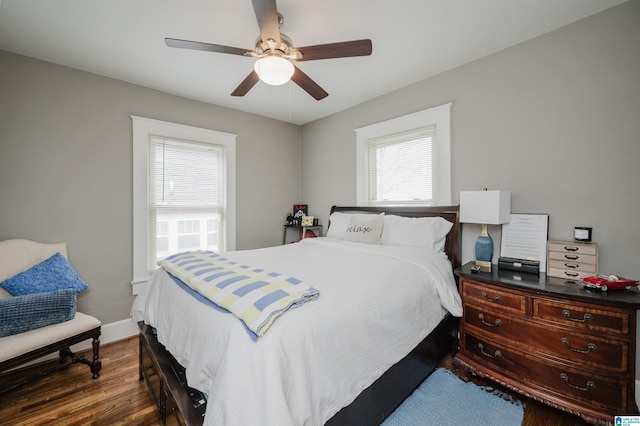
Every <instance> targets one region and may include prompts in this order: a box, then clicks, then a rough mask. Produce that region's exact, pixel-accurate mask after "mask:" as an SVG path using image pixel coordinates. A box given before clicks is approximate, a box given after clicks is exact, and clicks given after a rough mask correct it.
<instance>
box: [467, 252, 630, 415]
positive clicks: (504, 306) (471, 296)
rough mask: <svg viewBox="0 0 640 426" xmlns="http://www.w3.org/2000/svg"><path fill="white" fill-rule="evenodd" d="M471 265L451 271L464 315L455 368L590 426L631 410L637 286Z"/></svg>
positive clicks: (471, 263)
mask: <svg viewBox="0 0 640 426" xmlns="http://www.w3.org/2000/svg"><path fill="white" fill-rule="evenodd" d="M472 265H473V262H470V263H467V264H466V265H464V266H462V267H460V268H458V269H456V271H455V274H456V275H457V276H458V278H459V289H460V294H461V296H462V303H463V310H464V313H463V318H462V320H461V321H460V349H459V352H458V354H457V355H456V356H455V358H454V362H455V364H456V366H457V367H462V368H465V369H467V370H469V371H470V372H472V373H473V374H476V375H478V376H481V377H487V378H490V379H492V380H494V381H496V382H498V383H500V384H502V385H504V386H506V387H508V388H510V389H512V390H515V391H517V392H519V393H521V394H523V395H526V396H528V397H531V398H534V399H536V400H538V401H541V402H544V403H547V404H549V405H551V406H553V407H555V408H559V409H561V410H564V411H567V412H570V413H573V414H576V415H579V416H580V417H582V418H583V419H585V420H586V421H588V422H590V423H593V424H612V423H613V419H614V415H624V414H637V413H638V408H637V406H636V401H635V373H636V315H637V314H636V310H638V309H640V292H638V289H637V288H632V289H629V290H618V291H609V292H606V293H604V292H600V291H598V290H588V289H585V288H583V286H582V285H580V284H578V283H577V282H576V281H574V280H564V279H561V278H554V277H548V276H546V275H545V274H540V275H534V274H526V273H518V272H514V271H507V270H500V269H498V268H497V267H496V266H495V265H494V268H492V269H493V270H492V272H478V273H472V272H471V266H472Z"/></svg>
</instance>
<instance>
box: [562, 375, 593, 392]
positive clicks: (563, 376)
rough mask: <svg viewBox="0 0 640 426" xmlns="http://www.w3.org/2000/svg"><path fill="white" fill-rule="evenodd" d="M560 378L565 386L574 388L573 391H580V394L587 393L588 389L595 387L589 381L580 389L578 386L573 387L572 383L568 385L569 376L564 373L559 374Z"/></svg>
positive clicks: (591, 381)
mask: <svg viewBox="0 0 640 426" xmlns="http://www.w3.org/2000/svg"><path fill="white" fill-rule="evenodd" d="M560 378H561V379H562V380H564V382H565V383H566V384H567V385H569V386H570V387H572V388H574V389H578V390H579V391H582V392H586V391H588V390H589V389H590V388H595V387H596V384H595V383H594V382H593V380H589V381H588V382H587V384H586V385H585V386H584V387H580V386H578V385H574V384H572V383H570V382H569V376H567V374H566V373H560Z"/></svg>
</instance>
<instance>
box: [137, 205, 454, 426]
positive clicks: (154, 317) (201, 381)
mask: <svg viewBox="0 0 640 426" xmlns="http://www.w3.org/2000/svg"><path fill="white" fill-rule="evenodd" d="M381 213H385V214H384V215H381ZM330 218H331V219H330V220H331V222H330V224H329V230H328V233H327V235H328V236H327V237H324V238H310V239H304V240H303V241H301V242H299V243H295V244H289V245H284V246H278V247H272V248H266V249H259V250H246V251H238V252H231V253H225V254H224V255H225V256H227V257H229V258H231V259H232V260H233V261H234V262H240V263H243V264H248V265H251V266H260V267H261V268H266V269H267V270H270V271H278V272H281V273H285V274H287V276H291V277H295V278H296V279H299V280H301V281H302V282H305V283H309V284H312V286H313V288H314V289H317V290H318V292H319V296H318V297H317V298H315V299H312V300H310V301H308V302H306V303H304V304H302V305H301V306H299V307H297V308H295V309H291V310H288V311H287V312H285V313H284V314H282V315H281V316H279V317H277V319H276V320H275V321H273V322H272V323H271V325H270V327H269V329H268V331H266V332H264V334H262V335H259V336H257V335H255V333H254V334H252V333H251V330H248V329H247V326H246V325H245V324H243V323H242V322H241V321H239V319H238V318H237V317H236V316H234V315H232V314H230V313H228V312H221V311H220V310H219V309H214V308H213V307H212V306H209V305H208V304H207V303H205V302H204V301H202V300H199V299H198V298H197V297H195V295H194V294H190V292H189V289H188V288H187V287H186V286H185V285H184V283H182V285H180V281H177V280H176V279H175V277H173V276H172V275H171V274H169V273H167V272H166V271H165V270H164V269H162V268H159V269H158V270H157V271H156V272H155V273H154V275H153V278H152V280H151V282H150V286H149V289H148V290H147V291H146V292H144V293H142V294H140V295H139V296H138V297H137V299H136V301H135V302H134V306H133V309H132V315H133V318H134V320H136V321H139V322H140V324H141V325H142V330H143V331H145V332H146V337H145V338H149V335H150V334H149V333H148V330H149V327H151V328H152V329H153V331H154V334H153V336H154V337H155V338H157V342H156V344H155V345H154V348H155V349H154V351H155V352H157V354H156V355H158V356H161V357H163V356H170V357H171V358H172V359H174V360H175V361H177V363H178V364H179V365H180V366H183V367H184V368H185V369H186V372H185V373H184V374H185V378H186V382H188V385H189V387H191V388H195V389H198V390H200V391H202V392H203V393H204V394H206V395H207V396H208V399H207V404H206V413H205V416H204V424H206V425H235V424H263V425H270V424H273V425H286V424H292V425H321V424H330V425H331V424H362V425H373V424H380V423H381V422H382V421H383V419H384V418H385V417H386V416H388V415H389V414H390V413H391V412H392V411H393V409H395V408H396V407H397V406H398V405H399V403H400V402H401V401H402V400H403V399H404V398H406V397H407V396H408V395H409V394H410V393H411V392H412V391H413V390H414V389H415V388H416V387H417V386H418V385H419V384H420V383H421V382H422V380H424V378H426V377H427V376H428V375H429V374H430V372H431V371H432V370H433V369H434V368H435V367H436V366H437V364H438V362H439V360H440V359H441V358H442V357H443V356H444V355H446V354H447V353H449V352H450V351H452V350H453V349H454V348H455V346H456V336H457V321H456V319H455V317H456V316H460V315H461V303H460V297H459V295H458V293H457V287H456V284H455V280H454V278H453V273H452V269H453V268H455V267H457V266H459V264H460V230H459V218H458V207H412V208H410V207H390V208H381V207H377V208H374V207H366V208H364V207H338V206H334V207H333V208H332V210H331V216H330ZM406 218H434V219H424V220H422V221H421V222H420V223H421V225H420V226H422V227H424V226H427V227H428V228H429V229H427V230H426V234H429V235H428V238H425V239H424V241H426V240H427V239H428V240H429V241H428V244H427V243H425V244H424V246H423V247H416V246H414V245H411V246H406V245H403V241H404V240H402V238H405V239H408V240H414V241H413V242H411V243H409V244H416V245H422V241H423V240H420V241H418V242H415V238H416V237H418V236H422V235H423V234H422V233H421V232H422V231H419V232H409V231H413V230H414V229H418V228H415V227H413V226H414V225H415V224H416V223H417V222H416V221H412V222H411V226H409V227H407V226H408V224H407V222H406V221H407V220H408V219H406ZM435 218H444V219H445V221H446V222H445V223H446V225H447V226H444V225H442V223H443V221H442V220H441V219H435ZM356 219H357V220H356ZM345 220H347V222H345ZM349 220H350V221H351V222H350V223H349ZM362 221H364V222H362ZM368 221H370V222H368ZM432 221H433V222H432ZM374 222H375V223H374ZM427 222H428V225H425V224H426V223H427ZM380 223H383V227H382V231H380V236H381V239H382V241H381V242H382V244H381V243H380V242H378V243H377V244H368V243H365V242H362V240H360V237H361V236H360V235H359V234H358V235H355V237H354V238H348V236H347V233H344V234H342V230H341V229H342V228H344V227H345V226H346V228H345V229H349V231H345V232H350V231H353V230H365V229H366V230H369V229H373V232H372V233H373V234H376V233H377V231H376V229H377V227H378V225H380ZM432 223H433V225H432ZM436 223H437V225H435V224H436ZM345 224H346V225H345ZM349 225H351V226H349ZM433 226H436V228H438V231H437V232H435V231H433V229H432V227H433ZM443 226H444V228H446V230H447V231H448V232H444V233H443V235H442V238H439V237H438V236H437V235H435V234H434V235H430V233H433V232H435V233H436V234H438V232H440V233H442V228H443ZM395 229H399V230H400V231H399V234H402V238H400V239H398V238H399V237H398V238H397V237H396V236H395V235H399V234H388V233H386V231H387V230H389V231H391V230H395ZM336 235H337V236H336ZM385 242H386V244H385ZM436 246H437V247H436ZM164 351H166V353H164V354H163V353H161V352H164ZM168 354H170V355H168ZM141 368H143V367H142V366H141ZM172 392H173V390H172ZM184 414H185V415H184V416H182V417H183V418H189V417H191V418H193V416H192V415H190V414H188V413H184Z"/></svg>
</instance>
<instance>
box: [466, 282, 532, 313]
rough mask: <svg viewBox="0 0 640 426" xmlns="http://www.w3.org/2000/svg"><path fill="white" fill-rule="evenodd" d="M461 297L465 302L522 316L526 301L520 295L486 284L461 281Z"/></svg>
mask: <svg viewBox="0 0 640 426" xmlns="http://www.w3.org/2000/svg"><path fill="white" fill-rule="evenodd" d="M462 297H463V299H464V300H465V301H467V302H475V303H479V304H482V305H487V306H491V307H493V308H494V309H499V310H501V311H505V312H511V313H513V314H516V315H522V316H524V315H525V314H526V308H527V299H526V297H525V296H523V295H520V294H514V293H509V292H506V291H503V290H500V289H497V288H495V287H492V286H488V285H487V284H483V283H479V282H475V281H466V280H463V281H462Z"/></svg>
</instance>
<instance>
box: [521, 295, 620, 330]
mask: <svg viewBox="0 0 640 426" xmlns="http://www.w3.org/2000/svg"><path fill="white" fill-rule="evenodd" d="M532 306H533V312H532V315H533V317H534V318H538V319H542V320H545V321H551V322H555V323H558V324H562V325H565V326H569V327H573V328H575V329H579V330H594V331H600V332H604V333H615V334H618V335H621V336H628V335H629V330H630V328H629V327H630V324H629V322H630V319H629V314H628V313H626V312H618V311H615V310H603V309H593V308H588V307H586V306H581V305H580V304H577V303H572V304H570V305H569V304H565V303H561V302H556V301H552V300H546V299H541V298H537V297H534V298H533V301H532Z"/></svg>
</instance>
